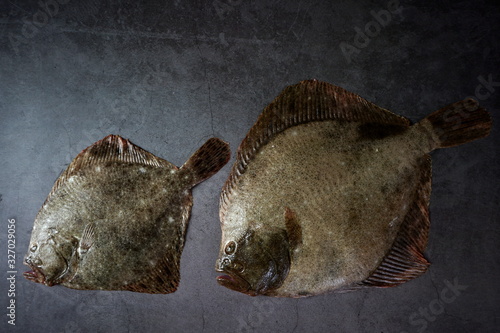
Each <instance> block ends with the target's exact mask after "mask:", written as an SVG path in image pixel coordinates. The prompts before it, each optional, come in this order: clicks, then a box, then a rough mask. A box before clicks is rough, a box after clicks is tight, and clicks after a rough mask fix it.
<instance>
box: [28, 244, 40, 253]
mask: <svg viewBox="0 0 500 333" xmlns="http://www.w3.org/2000/svg"><path fill="white" fill-rule="evenodd" d="M37 248H38V245H36V244H33V245H32V246H31V247H30V250H31V252H35V251H36V249H37Z"/></svg>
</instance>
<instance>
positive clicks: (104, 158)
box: [45, 134, 177, 203]
mask: <svg viewBox="0 0 500 333" xmlns="http://www.w3.org/2000/svg"><path fill="white" fill-rule="evenodd" d="M109 162H122V163H131V164H141V165H150V166H155V167H164V168H168V169H177V167H176V166H175V165H173V164H172V163H170V162H168V161H166V160H164V159H162V158H159V157H157V156H155V155H153V154H151V153H150V152H148V151H146V150H144V149H142V148H140V147H138V146H136V145H135V144H133V143H132V142H130V141H129V140H128V139H123V138H122V137H121V136H119V135H114V134H111V135H108V136H106V137H105V138H103V139H101V140H99V141H97V142H95V143H94V144H92V145H91V146H89V147H87V148H85V149H84V150H82V152H80V154H78V155H77V156H76V157H75V158H74V159H73V161H72V162H71V163H70V165H69V166H68V168H67V169H66V170H65V171H64V172H62V173H61V175H60V176H59V178H57V180H56V182H55V183H54V186H53V187H52V190H51V191H50V193H49V195H48V196H47V199H46V200H45V203H47V202H48V201H49V200H50V198H51V196H52V195H53V194H54V193H55V192H56V191H57V189H58V188H59V187H60V186H62V185H63V184H64V183H65V182H66V181H67V180H68V179H69V178H70V177H71V176H73V175H75V174H77V173H78V172H79V171H80V170H84V169H86V168H89V167H92V166H99V165H103V164H105V163H109Z"/></svg>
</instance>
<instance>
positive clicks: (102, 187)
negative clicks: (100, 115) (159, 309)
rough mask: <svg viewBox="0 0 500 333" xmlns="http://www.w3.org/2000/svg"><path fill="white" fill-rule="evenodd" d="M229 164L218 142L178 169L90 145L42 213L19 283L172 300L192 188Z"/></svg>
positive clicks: (127, 147)
mask: <svg viewBox="0 0 500 333" xmlns="http://www.w3.org/2000/svg"><path fill="white" fill-rule="evenodd" d="M228 159H229V148H228V145H227V144H226V143H225V142H223V141H221V140H219V139H216V138H212V139H210V140H208V141H207V142H206V143H205V144H204V145H203V146H202V147H201V148H200V149H199V150H198V151H197V152H196V153H194V154H193V156H192V157H191V158H190V159H189V160H188V161H187V162H186V163H185V164H184V165H183V166H182V167H181V168H178V167H176V166H175V165H173V164H171V163H169V162H167V161H165V160H163V159H160V158H158V157H156V156H154V155H152V154H151V153H148V152H147V151H145V150H143V149H141V148H139V147H137V146H135V145H133V144H132V143H131V142H130V141H128V140H124V139H122V138H121V137H119V136H116V135H110V136H107V137H106V138H104V139H102V140H100V141H98V142H96V143H95V144H93V145H92V146H90V147H89V148H87V149H85V150H84V151H82V153H80V154H79V155H78V156H77V157H76V158H75V159H74V160H73V162H72V163H71V164H70V166H69V167H68V169H67V170H66V171H65V172H64V173H63V174H62V175H61V176H60V177H59V179H58V180H57V181H56V184H55V185H54V188H53V189H52V191H51V193H50V194H49V196H48V198H47V200H46V201H45V203H44V204H43V206H42V208H41V209H40V211H39V213H38V215H37V217H36V219H35V223H34V227H33V231H32V236H31V241H30V249H29V251H28V254H27V256H26V259H25V262H26V264H27V265H28V266H30V267H31V268H32V271H30V272H27V273H25V276H26V277H27V278H28V279H30V280H33V281H35V282H39V283H43V284H45V285H48V286H51V285H56V284H61V285H63V286H66V287H69V288H74V289H101V290H130V291H137V292H146V293H170V292H174V291H175V290H176V288H177V286H178V283H179V279H180V276H179V261H180V256H181V253H182V249H183V247H184V239H185V234H186V228H187V223H188V219H189V215H190V211H191V206H192V204H193V199H192V195H191V188H192V187H193V186H195V185H196V184H197V183H199V182H201V181H203V180H205V179H206V178H208V177H210V176H211V175H213V174H214V173H216V172H217V171H218V170H219V169H220V168H221V167H222V166H224V165H225V164H226V163H227V161H228Z"/></svg>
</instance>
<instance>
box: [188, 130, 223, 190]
mask: <svg viewBox="0 0 500 333" xmlns="http://www.w3.org/2000/svg"><path fill="white" fill-rule="evenodd" d="M230 157H231V151H230V150H229V144H228V143H227V142H224V141H222V140H221V139H218V138H211V139H208V140H207V142H205V143H204V144H203V146H201V147H200V148H199V149H198V150H197V151H196V152H195V153H194V154H193V155H192V156H191V157H190V158H189V159H188V160H187V161H186V163H184V165H183V166H182V167H181V169H182V170H189V171H190V172H191V173H192V175H193V180H192V183H193V186H194V185H196V184H198V183H200V182H202V181H204V180H205V179H207V178H210V177H211V176H212V175H214V174H215V173H217V171H219V170H220V169H221V168H222V167H223V166H224V165H225V164H226V163H227V162H228V161H229V158H230Z"/></svg>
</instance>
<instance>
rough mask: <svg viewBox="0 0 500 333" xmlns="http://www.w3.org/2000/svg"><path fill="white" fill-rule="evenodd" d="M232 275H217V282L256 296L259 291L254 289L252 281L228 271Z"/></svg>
mask: <svg viewBox="0 0 500 333" xmlns="http://www.w3.org/2000/svg"><path fill="white" fill-rule="evenodd" d="M226 273H228V274H230V275H220V276H218V277H217V282H218V283H219V284H220V285H221V286H224V287H226V288H229V289H231V290H234V291H239V292H240V293H244V294H247V295H250V296H256V295H257V293H255V292H254V291H252V290H251V289H250V288H251V285H250V283H248V281H247V280H245V279H244V278H242V277H241V276H239V275H237V274H234V273H231V272H226Z"/></svg>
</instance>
